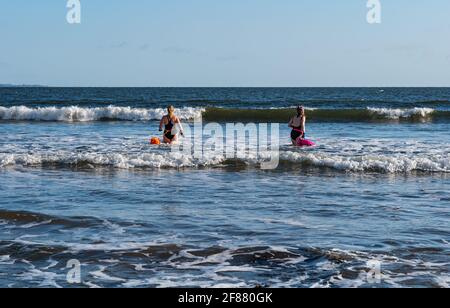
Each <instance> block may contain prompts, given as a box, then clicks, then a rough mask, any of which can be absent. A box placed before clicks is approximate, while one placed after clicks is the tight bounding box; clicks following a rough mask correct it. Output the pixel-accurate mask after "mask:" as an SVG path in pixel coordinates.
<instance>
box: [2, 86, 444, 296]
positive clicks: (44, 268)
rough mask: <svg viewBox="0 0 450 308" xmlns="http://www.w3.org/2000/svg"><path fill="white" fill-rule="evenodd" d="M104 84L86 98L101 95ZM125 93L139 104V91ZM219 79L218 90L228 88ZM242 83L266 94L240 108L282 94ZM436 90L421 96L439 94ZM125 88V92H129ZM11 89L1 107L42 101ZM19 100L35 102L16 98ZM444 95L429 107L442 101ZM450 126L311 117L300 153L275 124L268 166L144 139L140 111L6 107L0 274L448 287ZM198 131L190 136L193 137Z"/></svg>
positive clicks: (145, 283) (28, 279) (164, 283)
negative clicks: (48, 111) (86, 116)
mask: <svg viewBox="0 0 450 308" xmlns="http://www.w3.org/2000/svg"><path fill="white" fill-rule="evenodd" d="M0 91H1V90H0ZM9 91H12V90H9ZM14 91H19V92H20V91H26V90H20V89H19V90H14ZM34 91H36V90H34ZM41 91H44V92H45V91H50V92H51V94H52V95H49V94H47V95H43V94H42V93H41V94H39V95H38V96H37V97H35V99H36V100H38V101H39V102H40V103H39V104H42V101H44V100H45V99H46V97H47V96H55V97H56V96H57V95H56V94H54V93H53V92H52V91H56V90H51V89H50V90H41ZM58 91H68V92H69V93H72V92H73V91H75V90H73V89H70V90H58ZM86 91H88V92H89V91H93V90H86ZM98 91H100V90H98ZM98 91H97V92H95V95H94V94H92V95H91V96H89V95H87V96H88V97H91V98H92V97H96V95H97V97H99V98H98V99H99V100H100V98H101V97H102V96H99V95H98ZM103 91H105V92H104V93H108V91H107V90H102V91H100V92H102V93H103ZM114 91H119V90H114ZM114 91H113V92H114ZM123 91H125V90H123ZM129 91H131V92H132V93H133V94H132V95H131V96H132V97H134V98H135V99H136V100H138V98H136V94H135V92H134V91H137V90H129ZM142 91H144V90H142ZM164 91H168V90H164ZM164 91H163V92H164ZM179 91H181V92H179ZM184 91H185V92H183V91H182V90H176V91H175V92H176V93H184V94H183V95H184V96H193V97H194V98H195V97H197V98H198V99H199V100H200V98H202V99H205V98H204V97H203V96H204V92H202V91H203V90H202V91H200V94H202V93H203V94H202V95H200V94H197V96H196V95H194V94H192V92H191V91H194V90H192V89H190V90H189V89H188V90H184ZM217 91H218V92H217V93H216V92H214V95H213V98H214V99H217V98H220V97H221V95H223V93H222V92H221V91H223V90H220V91H219V90H217ZM235 91H237V94H236V93H235V94H234V96H239V97H242V96H243V95H242V93H241V94H240V95H239V91H238V90H235ZM247 91H249V92H245V93H246V95H249V94H248V93H254V94H253V97H254V99H255V100H256V101H259V102H260V103H255V104H254V105H255V106H253V105H250V106H247V107H254V108H256V107H258V106H259V107H261V105H264V106H263V107H264V108H266V107H267V104H269V105H270V104H272V105H275V103H274V102H273V101H274V99H273V97H277V96H278V95H279V93H280V92H279V91H278V90H276V91H275V92H270V91H269V90H267V89H266V90H263V92H258V90H252V91H253V92H252V91H250V90H247ZM267 91H268V92H267ZM272 91H274V90H272ZM291 91H293V90H289V91H287V92H286V93H287V94H286V93H285V95H286V96H290V95H292V92H291ZM298 91H300V90H298ZM308 91H312V90H308ZM308 91H306V92H308ZM330 91H331V90H330ZM335 91H337V90H335ZM339 91H343V92H339ZM339 91H338V92H339V93H340V94H339V93H337V94H336V93H334V94H333V93H331V94H329V95H328V96H329V97H333V95H334V96H335V97H336V103H335V106H334V107H336V108H341V107H342V106H341V105H340V104H343V103H344V101H345V99H346V98H350V97H352V98H353V100H352V101H358V100H360V98H361V97H360V96H358V93H363V94H364V95H366V96H370V95H369V94H367V91H372V90H367V89H366V90H347V91H348V92H345V91H344V90H339ZM352 91H353V92H352ZM365 91H366V92H365ZM373 91H375V90H373ZM377 91H378V90H377ZM418 91H419V90H417V89H414V90H410V95H409V96H407V97H405V98H404V99H403V100H402V99H401V98H398V100H399V101H400V104H417V105H418V106H416V107H420V108H423V107H425V106H424V105H423V104H419V102H420V101H424V97H425V98H426V97H427V93H425V94H423V93H422V96H423V97H420V98H419V99H417V100H414V97H417V95H418V94H417V93H418ZM433 91H437V90H433ZM439 91H441V92H439ZM439 91H438V92H437V93H438V94H436V92H433V93H432V95H431V94H429V95H428V96H430V97H432V98H433V101H434V100H439V99H440V98H445V95H439V93H442V91H444V90H442V89H441V90H439ZM119 92H120V91H119ZM194 92H195V91H194ZM225 92H226V91H225ZM444 92H445V91H444ZM447 92H448V91H447ZM447 92H445V93H447ZM0 93H2V92H0ZM116 93H117V92H116ZM120 93H122V95H123V97H121V98H120V99H121V100H123V101H125V98H126V97H129V96H130V95H129V94H127V93H128V92H127V91H125V93H123V92H120ZM226 93H228V92H226ZM267 93H271V95H272V96H273V97H272V96H270V95H269V97H267V95H268V94H267ZM308 93H315V95H311V100H313V99H314V100H317V99H318V98H317V97H315V96H318V97H319V98H320V97H321V94H320V93H317V92H308ZM377 93H378V92H377ZM402 93H403V92H402ZM19 94H20V93H19ZM19 94H16V96H14V98H13V99H12V98H11V96H10V94H8V95H5V94H4V93H3V96H1V97H2V98H5V97H6V98H7V99H8V102H9V103H8V104H4V105H5V106H6V107H5V108H11V106H14V105H15V106H21V105H25V106H26V108H31V109H32V110H33V108H36V107H37V106H35V105H33V103H32V102H30V101H29V98H27V97H33V95H31V94H29V93H27V92H26V93H23V92H22V93H21V94H20V95H19ZM59 94H60V95H59V96H60V97H66V96H63V95H61V93H59ZM141 94H142V95H144V94H145V91H144V92H143V93H141ZM403 94H404V93H403ZM34 95H35V96H36V93H34ZM105 95H106V94H105ZM160 95H161V96H164V95H163V94H160ZM178 95H181V94H178ZM183 95H182V97H184V96H183ZM297 95H298V96H301V95H300V94H298V93H297ZM364 95H363V96H364ZM433 95H434V96H433ZM67 96H68V97H72V99H73V100H74V102H75V103H76V102H78V101H77V98H76V97H74V95H73V94H70V95H69V94H67ZM328 96H326V95H322V97H324V98H326V102H325V103H324V104H327V105H326V108H330V107H333V106H332V102H330V99H329V97H328ZM392 96H394V95H393V94H392ZM261 97H263V98H264V99H262V98H261ZM21 98H22V99H23V98H27V99H28V100H27V101H26V102H25V103H24V102H21V103H18V101H19V100H20V99H21ZM83 99H86V98H83ZM206 99H208V96H206ZM67 100H68V101H70V99H69V98H68V99H67ZM11 101H14V103H12V102H11ZM266 101H269V102H270V103H267V102H266ZM275 101H276V100H275ZM402 102H403V103H402ZM110 103H113V104H117V105H124V106H126V103H125V102H123V103H119V102H114V101H113V102H111V101H108V104H110ZM134 103H136V102H134ZM163 103H165V102H164V101H162V100H160V101H159V104H163ZM52 104H54V102H53V103H52ZM89 104H92V102H90V103H89ZM98 104H99V103H98V102H97V103H95V104H94V105H83V104H81V105H82V108H97V107H98ZM136 104H137V105H139V108H147V109H146V110H147V114H150V113H152V114H153V113H155V112H160V111H155V110H156V108H160V107H161V106H152V107H150V106H147V107H146V105H145V104H146V103H145V102H140V103H136ZM228 104H234V105H233V106H231V105H230V108H236V107H241V106H236V102H234V103H230V102H229V103H228ZM239 104H243V103H239ZM258 104H259V105H258ZM289 104H290V103H289ZM315 104H316V106H315V107H317V108H320V107H321V106H319V105H320V102H316V103H315ZM371 104H372V103H370V104H369V103H368V104H359V105H358V106H353V105H352V106H353V107H356V108H367V107H373V105H371ZM386 104H387V103H386ZM391 104H393V105H395V103H391ZM427 104H429V103H427ZM436 104H437V103H436ZM439 104H440V105H439ZM439 104H438V105H439V106H434V108H438V109H445V108H447V107H448V106H447V105H446V103H444V102H440V103H439ZM44 105H45V104H44ZM50 105H51V104H50ZM68 105H69V104H68ZM77 105H80V104H77ZM129 105H132V104H131V103H130V104H129ZM206 105H207V104H203V105H202V104H201V103H199V104H193V103H186V104H185V107H187V108H190V107H195V108H200V109H202V108H207V106H206ZM256 105H258V106H256ZM133 106H134V105H133ZM412 106H413V105H411V106H410V105H408V106H403V107H402V108H410V107H412ZM60 107H61V106H60V105H55V110H56V112H60V111H58V110H59V108H60ZM392 107H395V106H388V108H392ZM132 108H134V107H132ZM186 110H187V109H186ZM161 112H162V111H161ZM189 112H190V111H189ZM54 115H55V112H53V113H52V116H54ZM122 115H123V113H122ZM40 116H42V113H41V114H40ZM204 124H208V123H204ZM187 125H192V123H188V124H187ZM221 125H225V124H224V123H221ZM449 126H450V122H447V121H430V120H428V119H427V118H426V117H423V118H422V121H401V117H398V118H396V119H393V118H391V119H389V121H362V122H361V121H356V122H354V121H346V122H342V121H336V122H329V121H312V123H310V124H309V125H308V138H310V139H312V140H313V141H315V142H316V143H317V147H314V148H308V149H306V148H303V149H298V148H293V147H292V146H290V145H289V130H288V128H287V127H286V124H282V125H281V126H280V134H279V140H277V141H279V143H280V159H281V161H280V164H279V166H278V167H277V168H276V169H274V170H261V169H260V167H259V163H260V162H261V160H264V158H267V157H265V156H264V155H262V157H259V156H258V154H261V153H256V154H255V153H253V152H251V151H250V153H249V155H248V156H246V157H244V158H241V159H237V160H236V159H227V158H226V157H225V156H224V155H219V154H217V153H215V154H211V153H209V152H206V153H205V155H203V156H202V157H200V158H195V157H190V156H186V155H184V156H183V155H180V154H179V153H172V152H171V149H170V148H168V147H166V146H161V147H153V146H150V145H149V144H148V138H149V137H150V136H157V135H158V134H159V133H158V132H157V122H156V121H154V120H153V119H149V118H146V119H134V121H123V119H122V121H111V119H110V121H98V120H95V121H88V120H87V121H83V122H80V121H67V118H64V117H63V118H62V119H60V120H58V119H54V118H53V119H52V120H51V121H48V119H47V120H45V119H43V118H40V119H39V118H34V120H33V121H30V119H21V120H19V119H15V120H14V119H9V120H5V119H3V121H2V122H0V131H1V132H2V138H1V140H0V197H1V198H0V286H4V287H8V286H10V287H28V286H35V287H44V286H51V287H95V286H101V287H107V286H112V287H171V286H192V287H211V286H214V287H218V286H233V287H236V286H237V287H254V286H271V287H359V286H362V287H449V284H450V247H449V245H450V244H449V242H450V224H449V221H450V208H449V201H450V193H449V192H450V137H449V134H448V131H449V129H450V127H449ZM201 135H203V134H201ZM250 135H251V136H255V135H257V134H256V131H251V133H250ZM195 136H196V138H195V139H192V141H193V142H200V141H199V139H200V138H199V134H198V133H197V134H196V135H195ZM204 137H205V140H203V141H207V140H209V139H208V138H211V136H204ZM219 139H220V138H216V139H215V140H216V141H220V140H219ZM243 142H244V141H243V140H238V143H240V144H243ZM264 154H265V155H266V154H268V153H264ZM269 154H270V153H269ZM72 259H76V260H79V262H80V263H81V270H82V283H81V284H77V285H70V284H69V283H68V282H67V279H66V275H67V273H68V270H69V269H67V268H66V265H67V262H68V261H69V260H72ZM373 261H378V262H380V263H379V264H380V265H381V277H380V281H376V282H375V283H374V282H373V281H370V280H368V279H367V272H368V271H369V270H370V265H369V264H368V262H369V263H370V262H373Z"/></svg>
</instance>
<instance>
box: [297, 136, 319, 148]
mask: <svg viewBox="0 0 450 308" xmlns="http://www.w3.org/2000/svg"><path fill="white" fill-rule="evenodd" d="M315 145H316V144H315V143H314V142H312V141H311V140H307V139H302V138H298V139H297V146H298V147H313V146H315Z"/></svg>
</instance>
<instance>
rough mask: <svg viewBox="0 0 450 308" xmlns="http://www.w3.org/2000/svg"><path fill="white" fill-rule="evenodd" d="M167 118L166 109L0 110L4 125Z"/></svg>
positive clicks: (182, 112) (186, 113) (184, 114)
mask: <svg viewBox="0 0 450 308" xmlns="http://www.w3.org/2000/svg"><path fill="white" fill-rule="evenodd" d="M202 111H203V109H201V108H192V107H184V108H180V109H178V111H177V114H178V116H179V117H180V119H182V120H191V119H195V118H197V117H200V116H201V114H202ZM165 114H166V111H165V109H163V108H156V109H144V108H131V107H117V106H108V107H96V108H82V107H77V106H72V107H61V108H57V107H41V108H29V107H26V106H15V107H9V108H6V107H0V120H5V121H53V122H92V121H150V120H159V119H161V117H163V116H164V115H165Z"/></svg>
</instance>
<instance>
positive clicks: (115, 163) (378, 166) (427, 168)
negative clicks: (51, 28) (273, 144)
mask: <svg viewBox="0 0 450 308" xmlns="http://www.w3.org/2000/svg"><path fill="white" fill-rule="evenodd" d="M270 155H271V154H270V153H260V155H259V156H258V155H257V154H256V153H254V154H252V153H250V154H249V155H247V156H246V157H244V158H242V159H241V160H242V161H243V162H244V163H246V164H247V165H250V166H251V165H253V166H257V164H258V163H260V162H263V161H268V160H269V158H270ZM273 155H275V154H273ZM280 159H281V160H282V161H285V162H290V163H291V164H292V165H293V166H295V165H305V164H306V165H311V166H315V167H327V168H331V169H335V170H341V171H352V172H366V171H367V172H383V173H407V172H412V171H424V172H444V173H448V172H450V155H448V154H436V155H427V154H423V155H421V154H419V155H407V154H392V155H377V154H375V153H374V154H367V155H351V154H350V155H342V154H336V155H334V154H331V153H323V152H296V151H282V152H281V153H280ZM225 160H226V157H225V155H220V154H213V155H211V156H208V155H205V156H203V157H200V158H196V157H194V156H191V155H185V154H183V153H177V152H169V153H167V152H166V153H143V154H125V153H109V154H105V153H71V152H57V153H49V154H43V155H40V154H4V153H3V154H2V153H0V167H7V166H41V165H45V164H55V165H58V164H60V165H66V166H70V165H79V164H85V165H93V166H100V167H113V168H117V169H136V168H151V169H159V168H199V167H207V166H221V165H222V164H223V162H224V161H225ZM118 232H119V230H118Z"/></svg>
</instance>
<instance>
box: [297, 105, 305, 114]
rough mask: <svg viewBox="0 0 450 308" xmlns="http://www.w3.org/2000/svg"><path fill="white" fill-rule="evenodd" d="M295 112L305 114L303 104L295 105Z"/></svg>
mask: <svg viewBox="0 0 450 308" xmlns="http://www.w3.org/2000/svg"><path fill="white" fill-rule="evenodd" d="M297 114H298V115H305V107H303V106H298V107H297Z"/></svg>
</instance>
